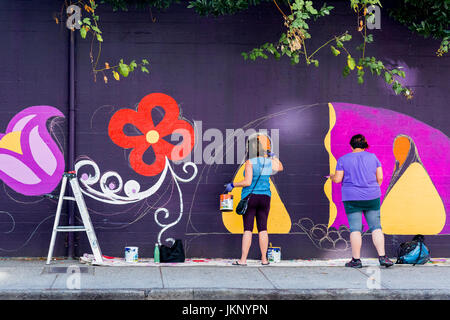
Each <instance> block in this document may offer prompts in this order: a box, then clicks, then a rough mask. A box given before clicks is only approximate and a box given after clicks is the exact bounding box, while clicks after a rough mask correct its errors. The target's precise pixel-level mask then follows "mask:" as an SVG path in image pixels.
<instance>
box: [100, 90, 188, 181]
mask: <svg viewBox="0 0 450 320" xmlns="http://www.w3.org/2000/svg"><path fill="white" fill-rule="evenodd" d="M156 107H161V108H162V109H163V110H164V112H165V113H164V117H163V119H162V120H161V121H160V122H159V123H158V124H157V125H156V126H155V125H154V122H153V119H152V110H153V109H154V108H156ZM179 116H180V110H179V108H178V105H177V102H176V101H175V100H174V99H173V98H172V97H170V96H168V95H166V94H163V93H152V94H149V95H147V96H145V97H144V98H143V99H142V100H141V101H140V102H139V105H138V108H137V111H135V110H132V109H121V110H119V111H117V112H116V113H115V114H114V115H113V116H112V117H111V120H110V121H109V126H108V134H109V137H110V138H111V140H112V141H113V142H114V143H115V144H117V145H118V146H119V147H122V148H125V149H130V148H132V149H133V150H132V151H131V153H130V157H129V161H130V165H131V167H132V168H133V170H134V171H136V172H137V173H139V174H141V175H144V176H155V175H157V174H159V173H161V171H162V170H163V169H164V166H165V161H166V157H167V158H168V159H170V160H175V161H176V160H181V159H184V158H186V156H188V155H189V153H190V152H191V151H192V148H193V147H194V143H195V141H194V140H195V139H194V128H193V127H192V125H191V124H190V123H189V122H187V121H185V120H182V119H179ZM127 124H132V125H134V126H135V127H136V128H137V129H138V130H139V131H140V132H141V133H142V134H141V135H138V136H129V135H126V134H125V133H124V131H123V129H124V127H125V125H127ZM172 134H179V135H181V136H182V137H183V140H182V141H181V142H180V143H178V144H177V145H174V144H172V143H170V142H168V141H166V140H164V139H163V138H164V137H167V136H170V135H172ZM150 147H151V148H153V151H154V153H155V160H154V161H153V163H152V164H147V163H145V162H144V160H143V158H142V157H143V155H144V153H145V151H147V149H148V148H150Z"/></svg>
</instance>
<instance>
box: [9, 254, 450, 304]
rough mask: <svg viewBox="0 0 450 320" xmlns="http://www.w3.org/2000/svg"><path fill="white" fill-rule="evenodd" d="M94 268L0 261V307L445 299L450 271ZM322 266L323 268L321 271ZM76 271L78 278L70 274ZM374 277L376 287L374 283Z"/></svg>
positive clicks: (441, 267)
mask: <svg viewBox="0 0 450 320" xmlns="http://www.w3.org/2000/svg"><path fill="white" fill-rule="evenodd" d="M362 261H363V264H364V263H365V264H366V265H367V266H366V267H364V268H362V269H350V268H345V267H342V266H323V264H324V263H322V264H321V263H320V261H319V262H318V263H311V264H310V265H303V266H282V265H277V264H272V265H270V266H261V265H259V264H257V263H254V264H249V265H248V266H246V267H241V266H231V265H222V266H221V265H214V266H205V265H198V266H182V267H178V266H170V265H165V264H161V265H159V266H147V267H135V266H120V267H117V266H115V267H108V266H91V265H86V264H81V263H79V261H78V260H72V261H70V260H58V261H54V262H52V264H51V265H49V266H47V265H46V264H45V261H44V260H38V259H27V260H25V259H3V260H0V299H137V300H144V299H150V300H154V299H165V300H168V299H186V300H203V299H208V300H209V299H230V300H235V299H255V300H267V299H270V300H276V299H284V300H285V299H389V300H392V299H450V266H449V265H448V264H446V263H443V264H434V265H432V264H427V265H423V266H414V267H413V266H403V265H395V266H393V267H392V268H389V269H385V268H378V267H376V264H375V263H374V261H372V260H369V259H368V260H367V261H366V260H365V259H362ZM325 264H326V263H325ZM73 270H75V271H77V272H79V273H71V272H72V271H73ZM371 276H374V277H375V278H376V279H378V280H379V281H375V282H374V281H372V279H371V278H370V277H371Z"/></svg>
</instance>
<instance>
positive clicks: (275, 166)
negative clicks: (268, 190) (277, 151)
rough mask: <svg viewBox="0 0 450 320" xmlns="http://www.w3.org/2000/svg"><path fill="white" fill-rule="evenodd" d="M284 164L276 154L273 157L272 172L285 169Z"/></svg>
mask: <svg viewBox="0 0 450 320" xmlns="http://www.w3.org/2000/svg"><path fill="white" fill-rule="evenodd" d="M283 170H284V168H283V164H282V163H281V161H280V159H278V158H277V157H276V156H274V157H273V158H272V172H273V173H274V174H275V173H277V172H278V171H283Z"/></svg>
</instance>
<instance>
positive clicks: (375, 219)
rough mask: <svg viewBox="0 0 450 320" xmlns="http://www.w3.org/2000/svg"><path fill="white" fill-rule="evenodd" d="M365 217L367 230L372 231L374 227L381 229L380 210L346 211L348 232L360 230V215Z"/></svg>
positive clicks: (361, 226)
mask: <svg viewBox="0 0 450 320" xmlns="http://www.w3.org/2000/svg"><path fill="white" fill-rule="evenodd" d="M363 214H364V217H365V218H366V221H367V224H368V225H369V230H370V231H371V232H372V231H374V230H376V229H381V222H380V210H364V211H358V212H352V213H347V219H348V224H349V226H350V232H354V231H359V232H362V229H363V225H362V215H363Z"/></svg>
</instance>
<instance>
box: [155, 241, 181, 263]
mask: <svg viewBox="0 0 450 320" xmlns="http://www.w3.org/2000/svg"><path fill="white" fill-rule="evenodd" d="M159 254H160V261H161V262H184V259H185V256H184V249H183V242H182V241H181V240H175V243H174V244H173V245H172V247H168V246H165V245H161V246H160V247H159Z"/></svg>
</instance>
